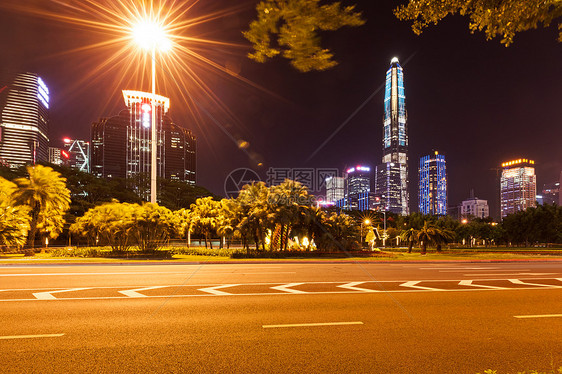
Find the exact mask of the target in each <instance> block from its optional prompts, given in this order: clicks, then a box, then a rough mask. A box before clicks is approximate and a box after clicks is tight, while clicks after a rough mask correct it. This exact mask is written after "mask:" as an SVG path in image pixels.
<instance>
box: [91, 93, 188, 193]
mask: <svg viewBox="0 0 562 374" xmlns="http://www.w3.org/2000/svg"><path fill="white" fill-rule="evenodd" d="M123 97H124V99H125V104H126V105H127V109H125V110H122V111H121V112H120V113H119V115H117V116H114V117H109V118H102V119H101V120H100V121H98V122H95V123H93V124H92V127H91V131H92V148H91V170H92V173H93V174H94V175H96V176H99V177H104V178H129V179H131V178H138V177H139V176H140V177H142V176H143V175H144V176H145V177H146V176H149V175H150V161H151V157H150V156H151V155H150V151H151V147H150V145H151V137H150V135H151V134H150V129H151V123H150V122H151V120H152V116H151V113H150V111H151V110H152V107H151V105H150V100H151V97H152V94H150V93H146V92H139V91H123ZM169 107H170V100H169V99H168V98H166V97H163V96H157V97H156V111H157V113H156V123H157V132H156V136H157V139H158V144H157V162H158V164H157V176H158V177H159V178H166V179H173V180H179V181H184V182H187V183H189V184H195V172H196V161H195V147H196V141H195V137H194V136H193V134H192V133H191V131H189V130H187V129H185V128H182V127H180V126H178V125H176V124H175V123H174V122H173V121H172V120H171V119H170V117H169V116H168V115H167V112H168V109H169ZM147 187H148V185H147ZM149 192H150V191H149V190H148V189H147V190H146V191H145V190H142V191H141V190H139V191H138V193H139V195H140V196H141V197H143V198H147V197H148V196H149Z"/></svg>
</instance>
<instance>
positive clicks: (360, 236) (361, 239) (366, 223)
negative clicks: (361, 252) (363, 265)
mask: <svg viewBox="0 0 562 374" xmlns="http://www.w3.org/2000/svg"><path fill="white" fill-rule="evenodd" d="M370 223H371V220H369V219H368V218H367V219H365V220H364V221H362V222H361V229H360V234H359V242H360V243H361V248H363V224H365V225H368V224H370Z"/></svg>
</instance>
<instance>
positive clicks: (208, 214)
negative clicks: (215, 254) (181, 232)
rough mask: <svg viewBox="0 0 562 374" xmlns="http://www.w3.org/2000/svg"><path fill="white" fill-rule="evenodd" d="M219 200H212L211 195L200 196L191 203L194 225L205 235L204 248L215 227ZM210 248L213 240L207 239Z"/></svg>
mask: <svg viewBox="0 0 562 374" xmlns="http://www.w3.org/2000/svg"><path fill="white" fill-rule="evenodd" d="M219 206H220V202H218V201H215V200H213V198H212V197H211V196H207V197H202V198H199V199H197V200H195V204H191V211H192V212H193V214H194V217H195V219H194V223H195V227H196V228H197V229H198V230H199V232H201V233H203V235H205V248H207V242H208V241H209V238H210V236H211V234H212V233H213V232H214V230H215V229H216V227H217V216H218V214H219ZM209 244H210V248H211V249H213V242H212V241H209Z"/></svg>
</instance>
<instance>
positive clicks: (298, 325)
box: [262, 321, 363, 329]
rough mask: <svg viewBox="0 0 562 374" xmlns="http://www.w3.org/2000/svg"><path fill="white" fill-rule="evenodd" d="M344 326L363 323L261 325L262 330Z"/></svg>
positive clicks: (361, 323)
mask: <svg viewBox="0 0 562 374" xmlns="http://www.w3.org/2000/svg"><path fill="white" fill-rule="evenodd" d="M344 325H363V322H361V321H357V322H322V323H292V324H286V325H262V327H263V328H264V329H272V328H279V327H309V326H344Z"/></svg>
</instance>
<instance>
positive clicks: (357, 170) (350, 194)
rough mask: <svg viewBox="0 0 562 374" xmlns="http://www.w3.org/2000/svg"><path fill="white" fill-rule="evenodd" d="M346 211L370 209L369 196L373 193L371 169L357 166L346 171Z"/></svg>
mask: <svg viewBox="0 0 562 374" xmlns="http://www.w3.org/2000/svg"><path fill="white" fill-rule="evenodd" d="M345 175H346V185H345V196H344V199H345V209H348V210H367V209H369V194H370V192H371V183H372V182H371V180H372V178H371V168H370V167H368V166H362V165H357V166H355V167H351V168H348V169H347V170H346V173H345Z"/></svg>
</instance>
